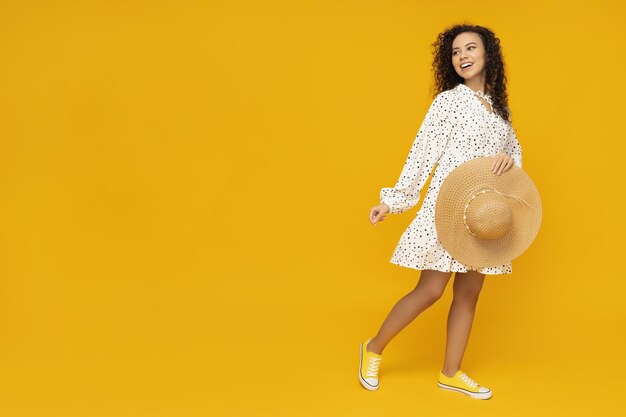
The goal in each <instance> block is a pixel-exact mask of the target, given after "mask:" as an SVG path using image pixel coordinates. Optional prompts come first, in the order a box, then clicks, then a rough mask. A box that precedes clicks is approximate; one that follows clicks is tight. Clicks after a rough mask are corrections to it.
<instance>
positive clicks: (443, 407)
mask: <svg viewBox="0 0 626 417" xmlns="http://www.w3.org/2000/svg"><path fill="white" fill-rule="evenodd" d="M624 12H625V10H624V6H623V2H619V1H595V2H550V1H547V2H546V1H530V2H528V1H527V2H513V1H511V2H503V1H488V2H487V1H477V2H467V1H440V2H431V3H426V2H417V1H392V2H384V3H381V2H379V1H377V2H374V1H362V0H361V1H340V2H331V1H317V2H314V1H296V2H293V1H263V2H262V1H257V2H251V1H239V2H217V1H214V2H202V1H87V2H81V1H56V2H44V1H29V0H20V1H2V2H1V3H0V83H1V85H0V129H1V131H0V170H1V173H0V219H1V221H2V224H1V227H0V256H1V259H0V285H1V286H0V297H1V298H0V392H1V394H0V414H1V415H5V416H11V417H19V416H65V417H69V416H80V417H91V416H115V417H122V416H133V417H138V416H144V415H145V416H175V417H183V416H184V417H186V416H206V415H216V416H217V415H220V416H242V415H250V416H253V415H254V416H258V415H268V416H270V415H272V416H276V415H290V416H342V417H344V416H350V415H394V416H415V415H420V416H425V415H434V414H435V413H437V414H439V413H442V414H443V415H461V414H460V413H462V415H464V416H479V415H480V416H486V415H489V416H512V415H523V416H528V415H533V416H552V415H555V414H556V415H566V414H567V415H580V416H588V415H618V414H623V413H624V412H625V407H624V401H623V393H622V390H623V389H624V386H623V380H624V379H623V374H624V371H625V370H626V369H625V365H624V359H623V352H624V351H625V350H626V346H625V345H626V344H625V342H624V335H623V333H624V328H625V317H626V309H625V304H626V303H625V301H624V299H625V295H624V294H625V293H626V283H625V280H624V273H623V271H622V269H623V268H624V265H623V263H622V262H623V261H624V260H626V258H625V257H624V255H623V251H622V249H623V247H624V245H623V236H624V234H625V233H624V232H625V228H624V223H625V222H624V220H623V212H624V202H623V200H624V199H623V198H622V196H621V195H622V194H623V180H624V169H623V164H624V152H625V146H624V139H623V138H624V134H623V123H624V116H623V108H624V104H623V100H624V97H625V92H626V91H625V88H624V81H623V79H624V77H623V73H624V70H625V69H626V67H625V65H626V59H625V58H624V56H625V52H626V44H624V42H623V36H622V35H623V21H624V18H626V14H625V13H624ZM464 21H465V22H468V23H473V24H479V25H484V26H487V27H489V28H491V29H492V30H494V32H495V33H496V35H497V36H498V37H499V38H500V39H501V41H502V47H503V52H504V57H505V62H506V66H507V74H508V77H509V100H510V106H511V110H512V118H513V124H514V127H515V129H516V132H517V135H518V137H519V139H520V142H521V144H522V148H523V158H524V168H525V170H526V171H527V172H528V173H529V174H530V175H531V177H532V178H533V180H534V181H535V183H536V184H537V187H538V188H539V190H540V192H541V195H542V198H543V207H544V217H543V224H542V228H541V230H540V232H539V235H538V236H537V239H536V240H535V242H534V243H533V245H532V246H531V247H530V249H529V250H528V251H527V252H526V253H524V254H523V255H522V256H521V257H519V258H518V259H516V260H515V261H514V262H513V270H514V273H513V275H502V276H490V277H487V278H486V279H487V281H486V283H485V286H484V288H483V292H482V295H481V298H480V302H479V305H478V309H477V314H476V318H475V321H474V327H473V329H472V334H471V337H470V341H469V345H468V348H467V351H466V353H465V356H464V360H463V364H462V369H463V370H465V371H466V372H467V373H468V374H469V375H470V376H472V377H474V378H475V379H476V380H477V381H478V382H479V383H482V384H484V385H486V386H488V387H490V388H491V389H492V390H493V391H494V396H493V398H492V399H491V400H489V401H475V400H472V399H470V398H469V397H466V396H463V395H461V394H454V393H450V392H444V391H442V390H439V389H438V388H437V385H436V382H437V374H438V371H439V370H440V368H441V366H442V364H443V354H444V347H445V331H446V328H445V325H446V317H447V311H448V308H449V305H450V301H451V295H452V289H451V282H452V281H451V282H450V284H449V286H448V288H447V289H446V293H445V294H444V296H443V297H442V299H441V300H439V302H437V303H436V304H435V305H434V306H433V307H432V308H430V309H428V310H426V311H425V312H424V313H423V314H422V315H420V316H419V317H418V318H417V319H416V320H415V321H414V322H413V323H412V324H411V325H409V326H408V327H407V328H406V329H404V331H403V332H402V333H400V334H399V335H398V337H397V338H395V339H394V340H393V341H392V342H391V343H390V344H389V346H388V347H387V349H386V350H385V353H384V361H383V363H382V368H381V389H380V390H379V391H377V392H369V391H366V390H364V389H363V388H362V387H361V386H360V384H359V382H358V379H357V368H358V348H359V343H360V342H361V340H363V339H364V338H366V337H371V336H373V335H374V334H375V332H376V331H377V329H378V327H379V326H380V324H381V322H382V320H383V319H384V318H385V316H386V315H387V313H388V312H389V310H390V309H391V307H392V306H393V304H394V303H395V302H396V301H397V300H398V299H399V298H401V297H402V296H403V295H404V294H406V292H408V291H410V290H411V289H412V288H413V287H414V286H415V284H416V283H417V281H418V279H419V271H416V270H411V269H407V268H401V267H398V266H395V265H392V264H390V263H389V259H390V257H391V254H392V252H393V249H394V247H395V245H396V243H397V241H398V239H399V238H400V235H401V233H402V232H403V231H404V229H405V228H406V227H407V226H408V224H409V223H410V221H411V220H412V218H413V216H414V214H415V212H416V210H417V208H415V209H412V210H411V211H410V212H408V213H405V214H403V215H392V216H389V217H388V218H387V220H386V221H385V222H383V223H381V224H379V225H377V226H376V227H372V225H371V224H370V223H369V222H368V218H367V216H368V213H369V210H370V208H371V207H372V206H373V205H375V204H377V203H378V193H379V190H380V188H381V187H384V186H393V185H394V184H395V181H396V180H397V177H398V175H399V173H400V170H401V168H402V164H403V163H404V160H405V158H406V156H407V153H408V150H409V147H410V145H411V143H412V141H413V138H414V136H415V134H416V133H417V129H418V128H419V125H420V124H421V122H422V120H423V117H424V116H425V112H426V110H427V108H428V105H429V104H430V102H431V100H432V94H431V87H432V74H431V72H430V66H431V60H432V55H431V47H430V44H431V43H432V42H433V41H434V40H435V38H436V35H437V34H438V33H439V32H440V31H441V30H443V29H444V28H445V27H447V26H448V25H451V24H453V23H457V22H464Z"/></svg>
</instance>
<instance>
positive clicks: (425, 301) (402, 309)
mask: <svg viewBox="0 0 626 417" xmlns="http://www.w3.org/2000/svg"><path fill="white" fill-rule="evenodd" d="M451 275H452V272H441V271H433V270H429V269H425V270H423V271H422V272H421V273H420V279H419V282H418V283H417V286H416V287H415V289H413V290H412V291H411V292H410V293H408V294H407V295H405V296H404V297H402V298H401V299H400V301H398V302H397V303H396V305H395V306H394V307H393V308H392V309H391V312H390V313H389V315H388V316H387V318H386V319H385V321H384V322H383V324H382V326H381V328H380V330H379V331H378V334H376V336H375V337H373V338H372V340H371V341H370V342H369V343H368V344H367V347H366V349H367V350H368V351H369V352H374V353H377V354H379V355H380V354H382V353H383V350H384V349H385V347H386V346H387V343H389V342H390V341H391V339H393V338H394V337H395V336H396V335H397V334H398V333H400V330H402V329H403V328H404V327H406V326H407V325H408V324H409V323H411V322H412V321H413V320H414V319H415V318H416V317H417V316H418V315H419V314H420V313H421V312H422V311H424V310H426V309H427V308H428V307H430V306H431V305H432V304H433V303H434V302H435V301H437V300H438V299H439V298H440V297H441V295H442V294H443V291H444V290H445V289H446V285H447V284H448V280H449V279H450V276H451Z"/></svg>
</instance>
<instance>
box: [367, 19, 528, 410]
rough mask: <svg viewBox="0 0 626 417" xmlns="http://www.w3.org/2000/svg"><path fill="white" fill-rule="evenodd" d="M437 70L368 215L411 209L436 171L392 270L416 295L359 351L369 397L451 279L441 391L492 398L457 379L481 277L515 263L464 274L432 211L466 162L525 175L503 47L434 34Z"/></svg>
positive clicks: (469, 36)
mask: <svg viewBox="0 0 626 417" xmlns="http://www.w3.org/2000/svg"><path fill="white" fill-rule="evenodd" d="M433 46H434V47H435V53H434V55H435V57H434V62H433V68H434V73H435V85H436V88H437V91H436V94H435V98H434V100H433V102H432V103H431V105H430V108H429V109H428V112H427V114H426V117H425V119H424V121H423V123H422V125H421V127H420V129H419V132H418V134H417V136H416V138H415V140H414V142H413V145H412V146H411V149H410V152H409V155H408V157H407V160H406V162H405V164H404V167H403V169H402V172H401V174H400V177H399V179H398V181H397V183H396V185H395V187H393V188H383V189H382V190H381V192H380V204H378V205H377V206H374V207H372V209H371V210H370V213H369V219H370V222H371V223H372V224H373V225H376V223H377V222H379V221H383V220H384V219H385V215H387V214H388V213H393V214H396V213H402V212H404V211H407V210H409V209H410V208H412V207H414V206H415V205H417V203H418V202H419V198H420V190H421V189H422V187H423V186H424V184H425V183H426V181H427V179H428V177H429V175H430V173H431V170H432V168H433V167H434V166H435V164H437V168H436V169H435V172H434V174H433V178H432V180H431V182H430V186H429V188H428V191H427V193H426V197H425V198H424V202H423V204H422V207H421V208H420V210H419V211H418V213H417V215H416V217H415V219H414V220H413V221H412V222H411V224H410V225H409V227H408V228H407V229H406V231H405V232H404V233H403V235H402V237H401V238H400V241H399V243H398V245H397V247H396V249H395V251H394V253H393V256H392V258H391V261H390V262H391V263H394V264H396V265H400V266H404V267H408V268H414V269H418V270H420V271H421V273H420V279H419V282H418V283H417V286H416V287H415V289H413V290H412V291H411V292H410V293H408V294H407V295H405V296H404V297H403V298H402V299H400V300H399V301H398V302H397V304H396V305H395V306H394V307H393V309H392V310H391V312H390V313H389V316H388V317H387V318H386V319H385V321H384V322H383V324H382V326H381V328H380V330H379V331H378V333H377V334H376V336H374V337H372V338H369V339H366V340H364V341H363V342H362V343H361V348H360V366H359V380H360V382H361V384H362V385H363V387H365V388H366V389H368V390H376V389H378V387H379V378H378V371H379V367H380V363H381V360H382V353H383V350H384V349H385V347H386V346H387V344H388V343H389V342H390V341H391V339H393V338H394V336H396V335H397V334H398V333H399V332H400V331H401V330H402V329H403V328H404V327H405V326H407V325H408V324H409V323H410V322H412V321H413V320H414V319H415V318H416V317H417V316H418V315H419V314H420V313H421V312H422V311H424V310H426V309H427V308H428V307H430V306H431V305H432V304H433V303H434V302H435V301H436V300H437V299H439V298H440V297H441V295H442V294H443V292H444V290H445V288H446V285H447V284H448V281H449V279H450V276H451V275H452V273H453V272H455V273H456V275H455V279H454V285H453V294H454V296H453V301H452V305H451V307H450V313H449V316H448V323H447V340H446V352H445V361H444V364H443V368H442V369H441V371H440V372H439V380H438V386H439V387H440V388H443V389H448V390H452V391H456V392H461V393H464V394H467V395H469V396H470V397H472V398H478V399H487V398H490V397H491V395H492V393H491V390H490V389H488V388H486V387H484V386H481V385H479V384H478V383H476V382H475V381H474V380H472V379H471V378H470V377H469V376H468V375H467V374H466V373H464V372H463V371H462V370H461V360H462V358H463V354H464V352H465V348H466V345H467V342H468V339H469V335H470V330H471V326H472V321H473V319H474V313H475V309H476V303H477V301H478V296H479V294H480V291H481V288H482V286H483V280H484V278H485V275H496V274H511V273H512V266H511V263H507V264H505V265H494V266H492V267H488V268H482V269H479V270H470V269H469V268H468V267H467V266H465V265H463V264H462V263H460V262H459V261H457V260H456V259H454V258H452V257H451V256H450V254H449V253H448V252H447V251H446V250H445V249H444V248H443V247H442V246H441V244H440V242H439V241H438V239H437V235H436V229H435V220H434V217H435V203H436V200H437V194H438V192H439V188H440V187H441V184H442V183H443V180H444V179H445V178H446V176H447V175H448V174H449V173H450V172H451V171H452V170H453V169H454V168H456V167H457V166H459V165H461V164H462V163H464V162H466V161H468V160H471V159H474V158H477V157H481V156H493V157H494V160H493V165H492V172H493V174H494V175H500V174H502V173H503V172H505V171H507V170H509V168H510V167H511V166H512V165H513V164H515V165H517V166H519V167H520V168H521V166H522V150H521V147H520V144H519V142H518V140H517V137H516V135H515V131H514V130H513V127H512V125H511V118H510V113H509V109H508V105H507V93H506V75H505V72H504V62H503V58H502V53H501V50H500V40H499V39H498V38H496V36H495V35H494V33H493V32H492V31H491V30H489V29H487V28H485V27H482V26H475V25H455V26H452V27H451V28H449V29H446V30H445V31H444V32H442V33H441V34H439V36H438V38H437V41H436V42H435V43H434V44H433Z"/></svg>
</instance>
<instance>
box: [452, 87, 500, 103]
mask: <svg viewBox="0 0 626 417" xmlns="http://www.w3.org/2000/svg"><path fill="white" fill-rule="evenodd" d="M455 88H457V89H458V90H459V91H460V92H462V93H464V94H467V95H469V96H475V97H482V98H484V99H485V100H486V101H487V102H488V103H489V104H493V102H492V101H491V96H490V95H489V94H485V93H484V92H483V91H482V90H478V91H474V90H472V89H471V88H469V87H468V86H466V85H465V84H463V83H459V84H458V85H457V86H456V87H455Z"/></svg>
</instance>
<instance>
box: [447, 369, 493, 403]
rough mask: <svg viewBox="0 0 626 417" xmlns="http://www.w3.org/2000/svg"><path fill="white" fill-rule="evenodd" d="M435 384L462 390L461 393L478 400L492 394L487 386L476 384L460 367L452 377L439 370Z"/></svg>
mask: <svg viewBox="0 0 626 417" xmlns="http://www.w3.org/2000/svg"><path fill="white" fill-rule="evenodd" d="M437 385H439V388H443V389H447V390H450V391H457V392H462V393H463V394H467V395H469V396H470V397H472V398H477V399H479V400H486V399H489V398H491V394H492V392H491V390H490V389H489V388H486V387H483V386H482V385H479V384H477V383H476V382H474V381H473V380H472V379H471V378H470V377H469V376H467V375H466V374H465V372H463V371H461V370H460V369H459V370H458V371H457V372H456V374H454V376H453V377H452V378H450V377H449V376H446V375H445V374H444V373H443V371H440V372H439V381H438V382H437Z"/></svg>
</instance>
